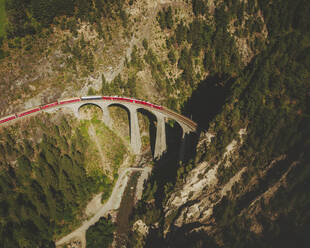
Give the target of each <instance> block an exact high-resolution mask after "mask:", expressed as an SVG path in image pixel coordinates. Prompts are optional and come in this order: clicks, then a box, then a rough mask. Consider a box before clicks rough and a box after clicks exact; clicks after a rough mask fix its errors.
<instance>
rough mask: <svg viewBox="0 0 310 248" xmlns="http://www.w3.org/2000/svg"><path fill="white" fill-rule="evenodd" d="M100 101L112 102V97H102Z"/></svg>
mask: <svg viewBox="0 0 310 248" xmlns="http://www.w3.org/2000/svg"><path fill="white" fill-rule="evenodd" d="M102 99H103V100H112V97H110V96H103V97H102Z"/></svg>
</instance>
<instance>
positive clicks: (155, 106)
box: [153, 104, 164, 110]
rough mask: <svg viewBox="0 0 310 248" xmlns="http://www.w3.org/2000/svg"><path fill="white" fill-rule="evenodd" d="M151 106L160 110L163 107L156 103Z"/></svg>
mask: <svg viewBox="0 0 310 248" xmlns="http://www.w3.org/2000/svg"><path fill="white" fill-rule="evenodd" d="M153 108H156V109H160V110H163V109H164V108H163V107H162V106H158V105H155V104H153Z"/></svg>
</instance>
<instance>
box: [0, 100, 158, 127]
mask: <svg viewBox="0 0 310 248" xmlns="http://www.w3.org/2000/svg"><path fill="white" fill-rule="evenodd" d="M89 100H110V101H125V102H131V103H136V104H141V105H144V106H147V107H150V108H155V109H159V110H162V109H163V107H161V106H158V105H155V104H152V103H149V102H146V101H141V100H136V99H132V98H127V97H119V96H84V97H81V98H70V99H65V100H59V101H55V102H52V103H48V104H45V105H42V106H40V107H36V108H33V109H29V110H26V111H24V112H21V113H17V114H14V115H10V116H7V117H5V118H4V119H1V120H0V124H2V123H5V122H8V121H11V120H14V119H16V118H20V117H24V116H26V115H30V114H32V113H35V112H38V111H41V110H45V109H48V108H53V107H57V106H58V105H64V104H69V103H75V102H79V101H89Z"/></svg>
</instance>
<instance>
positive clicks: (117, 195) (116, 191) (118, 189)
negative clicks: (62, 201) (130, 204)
mask: <svg viewBox="0 0 310 248" xmlns="http://www.w3.org/2000/svg"><path fill="white" fill-rule="evenodd" d="M150 170H151V168H150V167H144V168H127V169H126V170H124V171H123V172H122V173H121V175H120V176H119V178H118V180H117V182H116V184H115V186H114V188H113V191H112V194H111V196H110V198H109V200H108V201H107V202H106V203H105V204H104V205H103V206H102V207H101V209H100V210H99V211H98V212H97V213H96V214H95V215H94V216H93V217H92V218H91V219H90V220H86V221H84V222H83V224H82V226H80V227H79V228H78V229H76V230H75V231H73V232H71V233H70V234H68V235H67V236H65V237H63V238H61V239H60V240H58V241H56V242H55V244H56V247H59V246H61V245H64V244H67V243H69V242H70V241H72V240H74V239H78V240H81V244H82V248H85V247H86V231H87V229H88V228H89V227H90V226H92V225H94V224H95V223H96V222H98V221H99V219H100V218H101V217H102V216H105V215H106V214H107V213H108V212H109V211H110V210H115V209H118V208H119V206H120V203H121V200H122V196H123V193H124V190H125V188H126V185H127V182H128V179H129V176H130V174H131V173H132V172H133V171H142V173H141V174H143V175H146V174H148V173H149V172H150ZM139 186H140V185H139ZM140 187H141V186H140Z"/></svg>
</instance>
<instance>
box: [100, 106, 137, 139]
mask: <svg viewBox="0 0 310 248" xmlns="http://www.w3.org/2000/svg"><path fill="white" fill-rule="evenodd" d="M106 107H107V109H108V111H109V113H110V118H111V122H112V123H113V124H112V125H111V128H113V129H115V130H116V131H118V132H119V133H120V134H121V135H122V136H124V137H127V136H128V137H129V139H130V140H131V125H130V120H131V118H132V117H131V113H130V109H129V108H128V106H127V105H125V104H121V103H116V102H111V103H109V104H107V105H106ZM116 108H119V109H121V110H122V111H125V112H126V117H125V116H124V115H123V114H122V113H120V117H124V118H125V119H124V120H123V121H122V120H121V119H119V118H117V111H116ZM118 125H120V126H119V127H120V128H121V129H120V130H118V128H117V126H118Z"/></svg>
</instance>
